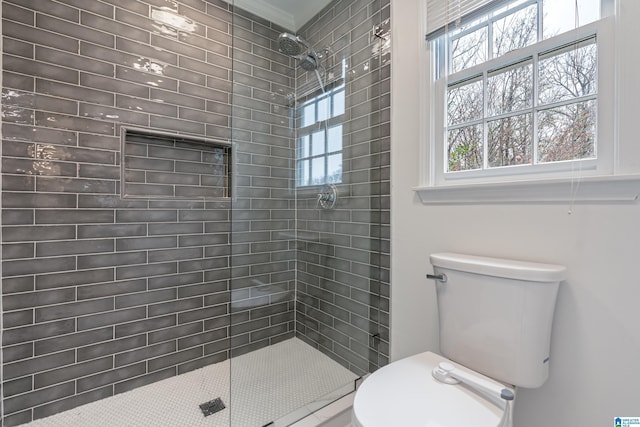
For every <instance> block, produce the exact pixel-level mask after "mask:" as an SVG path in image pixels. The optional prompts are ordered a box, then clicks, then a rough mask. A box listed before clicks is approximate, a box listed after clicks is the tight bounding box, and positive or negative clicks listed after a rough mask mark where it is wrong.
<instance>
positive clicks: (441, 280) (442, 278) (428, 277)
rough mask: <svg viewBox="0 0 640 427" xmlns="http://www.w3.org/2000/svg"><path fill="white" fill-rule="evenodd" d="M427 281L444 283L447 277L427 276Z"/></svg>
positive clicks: (439, 275) (442, 275)
mask: <svg viewBox="0 0 640 427" xmlns="http://www.w3.org/2000/svg"><path fill="white" fill-rule="evenodd" d="M427 279H431V280H437V281H438V282H442V283H446V282H447V275H446V274H427Z"/></svg>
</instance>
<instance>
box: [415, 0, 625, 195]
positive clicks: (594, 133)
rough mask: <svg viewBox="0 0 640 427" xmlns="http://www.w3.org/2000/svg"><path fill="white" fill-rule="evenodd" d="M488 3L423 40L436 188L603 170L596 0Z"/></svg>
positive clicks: (605, 154)
mask: <svg viewBox="0 0 640 427" xmlns="http://www.w3.org/2000/svg"><path fill="white" fill-rule="evenodd" d="M603 1H604V0H603ZM467 3H468V2H467ZM485 3H486V4H485V5H484V6H483V7H481V8H480V9H479V10H475V11H472V12H471V13H469V14H468V15H467V16H465V17H462V18H461V19H459V22H458V23H457V24H455V25H450V26H449V25H448V26H446V28H439V29H438V30H436V31H435V32H432V33H431V34H429V35H428V36H427V38H428V40H429V42H430V50H431V55H432V58H431V63H432V68H433V83H434V85H433V87H434V89H435V100H436V101H435V102H434V105H433V107H434V108H433V112H434V113H433V116H432V120H433V122H432V123H433V126H432V129H434V132H433V144H432V155H433V158H434V161H433V163H432V167H434V168H435V169H436V170H435V176H436V181H437V182H439V183H444V182H446V181H447V180H452V179H472V180H478V179H485V178H491V177H493V179H494V180H495V177H496V176H505V175H508V176H509V177H514V176H516V177H517V176H519V177H521V178H522V177H524V176H526V175H528V174H531V173H536V174H545V173H546V174H553V173H558V172H562V171H571V170H572V169H575V168H576V167H579V168H581V170H582V169H584V170H589V169H593V170H595V169H597V168H600V169H602V168H606V167H607V166H606V161H604V162H603V161H602V160H606V159H607V158H609V157H610V152H611V150H612V149H611V148H610V147H606V146H604V144H603V143H602V141H601V139H603V137H604V139H607V138H608V137H609V136H610V135H607V132H608V130H607V129H608V128H607V126H600V125H599V115H600V114H599V112H600V110H602V105H601V93H602V91H603V87H602V85H601V84H600V83H599V81H600V82H601V81H602V79H601V75H602V74H603V73H604V72H605V71H604V68H606V66H607V65H608V64H606V61H602V60H601V56H602V55H601V52H600V50H601V46H603V45H605V44H604V43H603V40H604V39H606V38H607V36H606V34H607V32H606V30H604V27H605V25H604V24H603V23H602V22H603V20H601V19H600V16H601V4H600V0H579V1H576V0H570V1H567V0H513V1H509V2H505V1H498V2H485ZM445 22H446V21H445ZM612 90H613V89H612V88H611V86H609V87H607V88H606V89H605V92H607V91H611V92H612ZM610 97H611V94H608V95H606V96H605V98H610ZM523 179H524V178H523Z"/></svg>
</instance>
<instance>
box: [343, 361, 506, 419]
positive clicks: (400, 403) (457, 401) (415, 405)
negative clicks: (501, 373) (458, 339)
mask: <svg viewBox="0 0 640 427" xmlns="http://www.w3.org/2000/svg"><path fill="white" fill-rule="evenodd" d="M442 362H449V363H452V364H453V365H454V366H456V368H459V369H461V370H462V371H464V372H470V373H473V374H474V375H478V376H480V377H481V378H483V379H485V380H487V381H490V382H492V383H493V384H495V385H496V386H499V387H504V385H503V384H501V383H499V382H497V381H494V380H492V379H490V378H488V377H486V376H483V375H480V374H477V373H474V372H473V371H471V370H470V369H466V368H464V367H462V366H461V365H459V364H456V363H455V362H452V361H450V360H448V359H446V358H445V357H442V356H440V355H437V354H435V353H431V352H424V353H420V354H416V355H414V356H411V357H407V358H406V359H402V360H399V361H397V362H394V363H391V364H390V365H387V366H385V367H383V368H381V369H379V370H378V371H376V372H375V374H373V375H370V376H369V377H368V378H367V379H366V380H364V382H363V383H362V384H361V385H360V387H359V388H358V392H357V393H356V396H355V399H354V402H353V412H352V426H354V427H496V426H498V425H499V424H500V422H501V420H502V418H503V415H504V411H505V408H504V406H502V407H500V406H499V405H498V404H496V403H494V402H492V401H491V400H490V399H488V398H487V397H485V396H482V395H481V394H479V393H477V392H475V391H472V390H470V389H469V388H468V387H466V386H464V385H462V384H457V385H450V384H445V383H442V382H440V381H438V380H436V379H435V378H434V377H433V375H432V371H433V369H434V368H436V367H437V366H438V365H439V364H440V363H442Z"/></svg>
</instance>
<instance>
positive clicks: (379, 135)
mask: <svg viewBox="0 0 640 427" xmlns="http://www.w3.org/2000/svg"><path fill="white" fill-rule="evenodd" d="M389 11H390V6H389V1H388V0H383V1H371V0H356V1H339V0H336V1H333V2H332V3H330V4H329V5H328V6H327V7H325V8H324V9H323V11H322V12H320V13H319V14H318V15H316V17H315V18H313V19H312V20H310V21H309V22H308V23H306V24H305V25H304V26H303V27H302V28H301V29H300V31H299V32H298V34H299V35H301V36H302V37H303V38H304V39H305V40H306V41H308V42H309V43H310V44H311V45H312V46H315V48H316V50H322V49H324V48H328V49H329V50H328V52H329V53H328V55H329V56H328V62H329V64H340V63H341V62H342V61H343V60H344V61H345V64H346V67H347V72H346V75H345V76H344V79H345V87H346V101H345V102H346V113H345V119H344V123H343V135H342V143H343V148H342V156H343V160H342V161H343V165H342V166H343V169H342V182H341V183H340V184H337V187H338V193H339V198H338V202H337V204H336V207H335V209H334V210H319V209H318V208H317V201H316V196H317V194H316V193H317V191H316V192H314V191H309V190H305V189H299V190H298V197H297V212H298V221H297V235H298V241H297V255H296V257H297V263H298V265H297V304H296V334H297V335H298V336H299V337H301V338H302V339H304V340H305V341H306V342H308V343H310V344H312V345H314V346H316V347H317V348H318V349H320V350H321V351H323V352H324V353H326V354H328V355H330V356H331V357H332V358H333V359H335V360H337V361H338V362H340V363H342V364H343V365H344V366H346V367H348V368H349V369H350V370H352V371H353V372H355V373H358V374H365V373H367V372H372V371H374V370H376V369H377V368H378V367H380V366H383V365H385V364H387V363H388V360H389V284H390V282H389V247H390V244H389V224H390V222H389V197H390V187H389V165H390V162H389V159H390V157H389V138H390V129H389V109H390V86H389V81H390V52H389V51H388V50H385V51H383V50H382V48H383V46H382V42H383V40H382V39H379V38H377V37H375V36H374V35H373V32H372V30H373V28H374V27H375V26H379V25H382V24H383V23H385V21H386V20H388V18H389ZM325 61H327V59H326V58H325ZM309 85H311V87H314V85H315V87H316V91H317V90H318V86H319V85H318V84H317V83H316V76H315V75H314V73H304V72H301V73H298V75H297V86H298V87H305V88H308V87H309ZM316 93H317V92H316Z"/></svg>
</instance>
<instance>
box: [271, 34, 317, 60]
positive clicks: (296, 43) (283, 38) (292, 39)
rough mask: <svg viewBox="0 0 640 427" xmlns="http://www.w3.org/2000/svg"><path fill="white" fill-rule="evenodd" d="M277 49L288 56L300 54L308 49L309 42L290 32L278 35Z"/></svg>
mask: <svg viewBox="0 0 640 427" xmlns="http://www.w3.org/2000/svg"><path fill="white" fill-rule="evenodd" d="M278 50H280V52H282V53H284V54H285V55H288V56H296V57H297V56H300V55H303V54H304V53H305V52H306V51H307V50H309V44H308V43H307V42H306V41H304V40H303V39H301V38H300V37H298V36H296V35H293V34H291V33H282V34H280V35H279V36H278Z"/></svg>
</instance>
